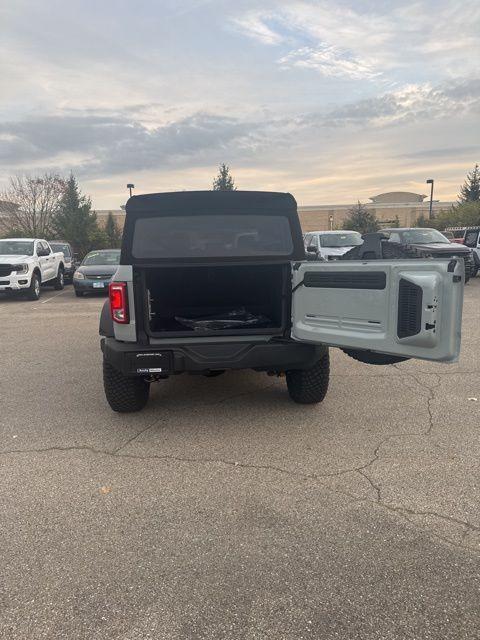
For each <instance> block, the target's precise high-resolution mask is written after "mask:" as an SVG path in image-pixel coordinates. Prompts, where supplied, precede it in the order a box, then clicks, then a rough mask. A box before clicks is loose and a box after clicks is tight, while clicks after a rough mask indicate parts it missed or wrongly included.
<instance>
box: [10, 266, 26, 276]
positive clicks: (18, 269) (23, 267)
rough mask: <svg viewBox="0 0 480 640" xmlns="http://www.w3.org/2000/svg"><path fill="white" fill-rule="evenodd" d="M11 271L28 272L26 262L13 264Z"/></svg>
mask: <svg viewBox="0 0 480 640" xmlns="http://www.w3.org/2000/svg"><path fill="white" fill-rule="evenodd" d="M13 271H16V272H17V274H21V273H28V264H14V265H13Z"/></svg>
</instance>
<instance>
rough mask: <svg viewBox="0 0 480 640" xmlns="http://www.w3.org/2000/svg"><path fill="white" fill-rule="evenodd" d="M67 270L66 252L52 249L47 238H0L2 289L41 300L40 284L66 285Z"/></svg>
mask: <svg viewBox="0 0 480 640" xmlns="http://www.w3.org/2000/svg"><path fill="white" fill-rule="evenodd" d="M64 272H65V259H64V256H63V253H61V252H54V251H52V248H51V246H50V245H49V243H48V242H47V241H46V240H41V239H38V238H7V239H4V240H0V293H2V292H10V293H14V292H19V293H21V292H23V293H25V294H26V295H27V297H28V299H29V300H38V298H39V297H40V287H41V285H50V286H53V287H54V288H55V289H56V290H57V291H60V290H61V289H63V285H64Z"/></svg>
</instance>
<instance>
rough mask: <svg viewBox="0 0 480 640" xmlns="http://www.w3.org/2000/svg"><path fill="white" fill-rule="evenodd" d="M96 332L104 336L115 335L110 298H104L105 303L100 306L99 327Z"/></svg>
mask: <svg viewBox="0 0 480 640" xmlns="http://www.w3.org/2000/svg"><path fill="white" fill-rule="evenodd" d="M98 332H99V333H100V335H101V336H105V337H107V338H114V337H115V330H114V328H113V320H112V314H111V312H110V300H105V304H104V305H103V307H102V313H101V314H100V327H99V330H98Z"/></svg>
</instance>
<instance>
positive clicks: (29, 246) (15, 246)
mask: <svg viewBox="0 0 480 640" xmlns="http://www.w3.org/2000/svg"><path fill="white" fill-rule="evenodd" d="M0 255H3V256H33V242H22V241H19V240H0Z"/></svg>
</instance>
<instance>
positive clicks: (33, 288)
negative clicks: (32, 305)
mask: <svg viewBox="0 0 480 640" xmlns="http://www.w3.org/2000/svg"><path fill="white" fill-rule="evenodd" d="M40 284H41V280H40V276H39V275H38V273H34V274H33V275H32V279H31V281H30V286H29V287H28V289H27V298H28V299H29V300H33V301H35V300H38V299H39V298H40Z"/></svg>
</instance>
